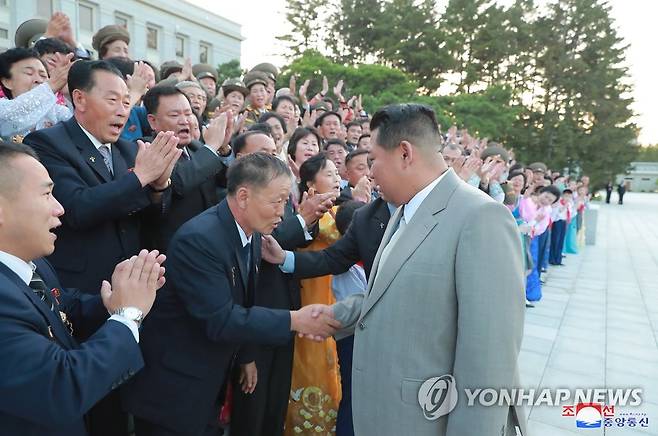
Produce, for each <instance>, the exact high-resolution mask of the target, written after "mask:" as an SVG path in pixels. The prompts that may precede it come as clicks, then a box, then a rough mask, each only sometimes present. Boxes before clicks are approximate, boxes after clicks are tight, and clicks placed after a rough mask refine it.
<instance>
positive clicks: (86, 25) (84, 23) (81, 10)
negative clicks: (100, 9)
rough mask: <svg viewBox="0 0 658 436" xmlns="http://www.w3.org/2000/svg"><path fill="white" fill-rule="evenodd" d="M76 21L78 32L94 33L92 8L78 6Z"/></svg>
mask: <svg viewBox="0 0 658 436" xmlns="http://www.w3.org/2000/svg"><path fill="white" fill-rule="evenodd" d="M78 21H79V23H78V24H79V26H80V30H84V31H87V32H93V31H94V8H93V7H92V6H89V5H83V4H80V5H79V6H78Z"/></svg>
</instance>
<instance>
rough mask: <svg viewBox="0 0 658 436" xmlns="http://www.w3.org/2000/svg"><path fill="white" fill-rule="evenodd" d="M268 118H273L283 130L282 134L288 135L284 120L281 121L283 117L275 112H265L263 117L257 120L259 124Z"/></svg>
mask: <svg viewBox="0 0 658 436" xmlns="http://www.w3.org/2000/svg"><path fill="white" fill-rule="evenodd" d="M270 118H275V119H276V120H277V121H278V122H279V124H281V127H282V128H283V133H288V128H287V127H286V120H284V119H283V117H282V116H281V115H279V114H277V113H276V112H265V113H264V114H263V115H261V116H260V118H258V122H259V123H265V122H266V121H267V120H269V119H270Z"/></svg>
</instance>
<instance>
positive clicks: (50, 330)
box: [48, 326, 55, 339]
mask: <svg viewBox="0 0 658 436" xmlns="http://www.w3.org/2000/svg"><path fill="white" fill-rule="evenodd" d="M48 336H50V339H55V335H53V328H52V326H48Z"/></svg>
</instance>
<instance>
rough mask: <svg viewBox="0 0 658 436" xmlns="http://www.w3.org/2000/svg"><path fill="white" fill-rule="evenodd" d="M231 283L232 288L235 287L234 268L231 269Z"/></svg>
mask: <svg viewBox="0 0 658 436" xmlns="http://www.w3.org/2000/svg"><path fill="white" fill-rule="evenodd" d="M231 281H232V282H233V287H235V267H231Z"/></svg>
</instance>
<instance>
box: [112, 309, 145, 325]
mask: <svg viewBox="0 0 658 436" xmlns="http://www.w3.org/2000/svg"><path fill="white" fill-rule="evenodd" d="M112 315H120V316H123V317H124V318H126V319H129V320H131V321H135V323H136V324H137V327H138V328H139V326H141V325H142V320H143V319H144V312H142V311H141V310H139V309H138V308H136V307H132V306H128V307H121V308H119V309H117V310H115V311H114V313H113V314H112Z"/></svg>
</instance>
